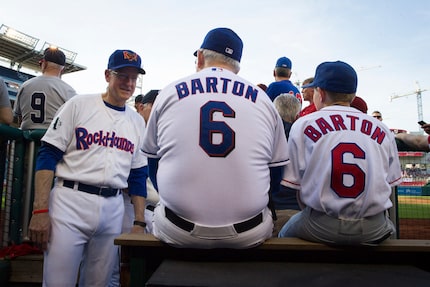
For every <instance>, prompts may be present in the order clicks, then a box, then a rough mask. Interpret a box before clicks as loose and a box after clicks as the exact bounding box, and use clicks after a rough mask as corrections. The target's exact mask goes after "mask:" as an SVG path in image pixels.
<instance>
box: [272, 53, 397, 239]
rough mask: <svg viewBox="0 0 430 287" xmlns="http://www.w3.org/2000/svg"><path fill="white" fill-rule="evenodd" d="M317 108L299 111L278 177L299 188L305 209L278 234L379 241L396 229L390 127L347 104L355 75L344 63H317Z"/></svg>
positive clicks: (394, 165)
mask: <svg viewBox="0 0 430 287" xmlns="http://www.w3.org/2000/svg"><path fill="white" fill-rule="evenodd" d="M304 87H312V88H314V104H315V106H316V108H317V110H318V111H316V112H314V113H311V114H308V115H307V116H305V117H300V118H299V119H298V120H297V121H296V122H295V123H294V125H293V126H292V128H291V132H290V138H289V142H288V152H289V155H290V163H289V165H287V167H286V168H285V172H284V176H283V180H282V184H284V185H286V186H289V187H291V188H294V189H297V190H299V194H298V199H299V200H300V202H301V204H302V206H303V210H302V211H301V212H299V213H297V214H295V215H294V216H293V217H292V218H291V219H290V220H289V221H288V222H287V223H286V224H285V225H284V227H283V228H282V229H281V231H280V232H279V237H300V238H302V239H305V240H309V241H314V242H322V243H327V244H376V243H379V242H381V241H383V240H384V239H386V238H388V237H390V235H392V234H393V233H395V227H394V224H393V223H392V222H391V220H390V219H389V218H388V215H387V210H388V209H389V208H390V207H392V205H393V204H392V202H391V201H390V195H391V192H392V187H393V186H395V185H398V184H399V183H400V182H401V170H400V163H399V157H398V153H397V147H396V142H395V139H394V134H393V133H392V132H391V131H390V129H389V128H388V127H387V126H386V125H385V124H383V123H382V122H380V121H378V120H377V119H375V118H373V117H371V116H369V115H367V114H364V113H362V112H361V111H358V110H357V109H355V108H352V107H350V103H351V101H352V99H353V98H354V96H355V92H356V89H357V74H356V72H355V71H354V69H353V68H352V67H351V66H350V65H348V64H347V63H344V62H341V61H336V62H324V63H322V64H320V65H319V66H318V67H317V69H316V74H315V78H314V81H313V82H312V83H310V84H308V85H305V86H304Z"/></svg>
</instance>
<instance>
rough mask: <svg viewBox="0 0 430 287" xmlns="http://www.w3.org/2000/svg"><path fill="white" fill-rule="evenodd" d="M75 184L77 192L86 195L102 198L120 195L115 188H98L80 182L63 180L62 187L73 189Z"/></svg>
mask: <svg viewBox="0 0 430 287" xmlns="http://www.w3.org/2000/svg"><path fill="white" fill-rule="evenodd" d="M75 183H77V184H78V190H79V191H83V192H86V193H91V194H97V195H100V196H103V197H111V196H117V195H118V194H120V190H119V189H117V188H110V187H98V186H93V185H88V184H85V183H81V182H75V181H71V180H63V186H65V187H68V188H75Z"/></svg>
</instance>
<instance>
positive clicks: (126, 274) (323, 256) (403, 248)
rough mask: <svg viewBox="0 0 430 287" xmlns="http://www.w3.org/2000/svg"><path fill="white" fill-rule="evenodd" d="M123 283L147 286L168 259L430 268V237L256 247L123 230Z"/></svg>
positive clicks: (289, 241) (275, 241)
mask: <svg viewBox="0 0 430 287" xmlns="http://www.w3.org/2000/svg"><path fill="white" fill-rule="evenodd" d="M115 244H116V245H120V247H121V282H122V284H123V285H122V286H144V285H143V284H144V282H147V281H148V280H149V278H150V276H151V275H152V274H153V273H154V272H155V270H156V269H157V268H158V267H159V266H160V265H161V263H162V262H163V261H164V260H166V259H169V260H182V261H190V262H201V263H202V264H203V262H230V263H231V262H298V263H300V262H301V263H303V262H308V263H336V264H391V265H393V264H397V265H408V266H413V267H417V268H420V269H422V270H425V271H430V266H429V264H428V262H429V259H430V240H412V239H389V240H386V241H384V242H383V243H381V244H380V245H378V246H336V247H335V246H328V245H325V244H320V243H313V242H308V241H305V240H301V239H298V238H271V239H269V240H267V241H266V242H265V243H264V244H262V245H260V246H258V247H256V248H252V249H188V248H174V247H171V246H168V245H167V244H165V243H163V242H161V241H159V240H158V239H156V238H155V237H154V236H153V235H151V234H131V233H130V234H121V235H120V236H119V237H118V238H116V239H115Z"/></svg>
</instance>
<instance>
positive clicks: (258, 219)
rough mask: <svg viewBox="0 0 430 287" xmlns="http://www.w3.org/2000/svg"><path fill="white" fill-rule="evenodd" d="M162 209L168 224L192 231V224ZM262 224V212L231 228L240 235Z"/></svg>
mask: <svg viewBox="0 0 430 287" xmlns="http://www.w3.org/2000/svg"><path fill="white" fill-rule="evenodd" d="M164 209H165V212H166V218H167V219H169V220H170V222H172V223H173V224H174V225H176V226H177V227H179V228H182V229H183V230H185V231H188V232H190V231H192V230H193V229H194V223H192V222H189V221H188V220H185V219H183V218H182V217H179V216H178V215H176V214H175V213H174V212H173V211H172V210H171V209H169V208H168V207H166V206H165V207H164ZM262 222H263V212H260V213H259V214H257V215H256V216H254V217H253V218H251V219H248V220H245V221H243V222H239V223H236V224H233V226H234V229H236V232H237V233H242V232H245V231H248V230H250V229H252V228H254V227H256V226H257V225H259V224H260V223H262Z"/></svg>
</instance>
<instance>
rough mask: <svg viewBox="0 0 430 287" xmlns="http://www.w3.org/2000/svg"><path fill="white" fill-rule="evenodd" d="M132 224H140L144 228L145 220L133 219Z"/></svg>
mask: <svg viewBox="0 0 430 287" xmlns="http://www.w3.org/2000/svg"><path fill="white" fill-rule="evenodd" d="M133 225H139V226H142V227H143V228H145V227H146V222H144V221H138V220H135V221H133Z"/></svg>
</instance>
